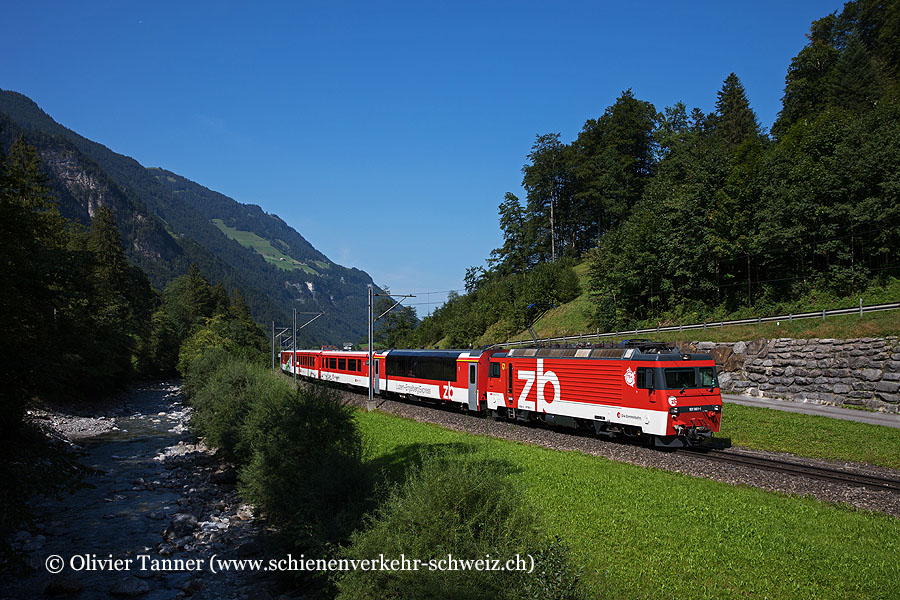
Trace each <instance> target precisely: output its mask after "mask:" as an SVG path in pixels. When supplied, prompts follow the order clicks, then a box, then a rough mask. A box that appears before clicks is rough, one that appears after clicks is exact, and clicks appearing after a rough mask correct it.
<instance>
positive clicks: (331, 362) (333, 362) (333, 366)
mask: <svg viewBox="0 0 900 600" xmlns="http://www.w3.org/2000/svg"><path fill="white" fill-rule="evenodd" d="M328 368H329V369H337V359H336V358H329V359H328Z"/></svg>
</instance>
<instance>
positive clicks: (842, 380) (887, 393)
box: [682, 337, 900, 413]
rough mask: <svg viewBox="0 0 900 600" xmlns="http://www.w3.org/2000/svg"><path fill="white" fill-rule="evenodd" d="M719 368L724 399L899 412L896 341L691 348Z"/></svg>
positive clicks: (779, 341)
mask: <svg viewBox="0 0 900 600" xmlns="http://www.w3.org/2000/svg"><path fill="white" fill-rule="evenodd" d="M682 349H685V350H687V349H694V350H696V351H700V352H708V353H709V354H710V355H712V357H713V358H714V359H715V360H716V364H717V365H718V366H719V372H720V375H719V384H720V385H721V388H722V392H723V393H735V394H745V395H748V396H757V397H760V398H783V399H786V400H793V401H798V402H814V403H817V404H833V405H837V406H864V407H867V408H870V409H874V410H879V411H885V412H892V413H898V412H900V340H898V338H897V337H888V338H858V339H849V340H835V339H811V340H800V339H797V340H795V339H791V338H778V339H774V340H766V339H760V340H753V341H750V342H737V343H727V344H723V343H713V342H691V343H690V344H683V345H682Z"/></svg>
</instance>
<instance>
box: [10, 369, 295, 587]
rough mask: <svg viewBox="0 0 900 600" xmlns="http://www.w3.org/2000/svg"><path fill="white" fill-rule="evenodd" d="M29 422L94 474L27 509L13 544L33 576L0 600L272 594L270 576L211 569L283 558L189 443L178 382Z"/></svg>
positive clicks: (215, 467)
mask: <svg viewBox="0 0 900 600" xmlns="http://www.w3.org/2000/svg"><path fill="white" fill-rule="evenodd" d="M29 418H30V419H32V420H33V421H35V422H37V423H39V424H40V425H41V427H42V428H44V429H45V431H46V432H47V433H48V435H51V436H54V437H57V438H60V439H63V440H65V441H66V443H68V444H69V445H70V446H71V447H72V450H73V451H74V452H78V453H79V454H80V460H81V462H82V463H84V464H85V465H86V466H88V467H90V468H91V469H94V470H95V471H96V474H95V475H92V476H89V477H87V478H86V479H85V483H87V484H89V486H86V487H84V488H82V489H80V490H77V491H76V492H75V493H73V494H63V495H62V496H61V497H59V498H36V499H35V500H34V501H33V504H32V506H31V509H32V512H33V514H34V516H35V521H34V523H33V524H32V525H31V526H29V527H28V528H25V529H22V530H20V531H17V532H15V533H14V534H13V536H12V540H11V545H12V548H13V550H14V551H15V552H16V553H17V554H18V555H19V556H20V557H22V558H23V559H24V560H25V562H26V564H27V565H29V566H30V567H31V569H32V572H31V573H30V574H28V575H24V576H17V577H13V578H9V577H4V581H3V585H2V586H0V590H2V591H0V598H17V599H18V598H33V597H41V596H42V595H46V596H58V597H59V596H61V597H71V598H78V599H93V598H103V599H107V598H113V597H139V598H145V599H153V600H163V599H166V600H175V599H180V598H187V597H190V598H197V599H201V600H203V599H210V600H211V599H220V598H224V599H235V600H243V599H248V598H250V599H267V598H277V597H279V594H278V592H276V591H275V590H276V589H277V587H276V585H275V581H274V579H273V576H272V575H273V574H272V573H267V572H266V571H265V570H263V569H262V568H255V567H252V566H250V565H249V564H248V563H245V564H244V565H243V568H239V567H238V566H237V563H232V562H229V563H228V565H229V567H230V569H229V570H225V571H224V572H222V569H221V568H216V566H215V565H216V564H219V565H221V564H222V563H221V562H220V561H223V560H224V561H231V560H232V559H234V560H243V559H250V560H253V559H264V560H265V561H268V560H269V559H271V558H278V556H277V555H276V554H277V553H278V552H279V551H277V550H275V548H276V547H277V546H275V545H274V544H273V542H272V539H271V535H270V534H269V532H268V531H267V530H266V527H265V523H264V522H262V521H260V519H258V518H257V516H256V515H254V513H253V509H252V507H250V506H248V505H246V504H244V503H242V502H241V501H240V499H239V497H238V495H237V492H236V489H235V487H236V486H235V483H236V476H235V472H234V471H233V470H232V469H230V468H229V467H228V466H227V465H224V464H222V463H221V461H220V460H218V459H217V457H216V455H215V453H213V452H211V451H210V450H209V449H208V448H206V447H205V446H204V445H203V443H202V442H198V441H197V440H196V439H195V438H194V436H192V435H191V433H190V431H189V430H188V422H189V419H190V408H188V407H186V406H184V405H183V403H182V399H181V394H180V389H179V387H178V384H177V383H176V382H157V383H153V384H147V385H143V386H139V387H135V388H133V389H131V390H129V391H128V393H127V394H125V395H123V396H122V397H120V398H116V399H112V400H111V401H107V402H102V403H98V404H97V405H94V406H88V407H84V406H82V407H81V408H80V409H79V410H78V411H73V410H66V409H58V408H57V409H44V410H35V411H32V412H31V413H30V414H29ZM236 569H237V570H236Z"/></svg>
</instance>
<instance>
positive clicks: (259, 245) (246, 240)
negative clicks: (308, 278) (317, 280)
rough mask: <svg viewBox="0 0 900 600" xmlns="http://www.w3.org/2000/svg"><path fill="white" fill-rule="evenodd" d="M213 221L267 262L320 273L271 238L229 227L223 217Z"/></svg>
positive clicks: (282, 266) (226, 233)
mask: <svg viewBox="0 0 900 600" xmlns="http://www.w3.org/2000/svg"><path fill="white" fill-rule="evenodd" d="M212 222H213V224H214V225H215V226H216V227H218V228H219V230H220V231H221V232H222V233H224V234H225V235H226V236H228V237H229V238H231V239H233V240H234V241H236V242H237V243H238V244H240V245H241V246H244V247H245V248H250V249H251V250H254V251H255V252H257V253H258V254H260V255H262V257H263V258H264V259H266V262H267V263H269V264H270V265H274V266H276V267H278V268H279V269H283V270H285V271H304V272H306V273H310V274H312V275H317V274H318V272H317V271H316V270H315V269H313V268H312V267H310V266H309V265H306V264H301V263H298V262H296V261H295V260H294V259H293V258H291V257H290V256H288V255H287V254H285V253H283V252H282V251H281V250H278V249H277V248H275V247H274V246H273V245H272V244H271V243H270V242H269V240H267V239H264V238H261V237H259V236H258V235H256V234H255V233H253V232H251V231H241V230H240V229H235V228H234V227H229V226H228V225H226V224H225V223H224V222H223V221H222V219H213V220H212ZM282 259H284V260H282ZM314 262H315V263H316V264H317V265H318V266H320V267H321V266H322V265H324V264H325V263H322V262H321V261H314ZM326 266H327V265H326Z"/></svg>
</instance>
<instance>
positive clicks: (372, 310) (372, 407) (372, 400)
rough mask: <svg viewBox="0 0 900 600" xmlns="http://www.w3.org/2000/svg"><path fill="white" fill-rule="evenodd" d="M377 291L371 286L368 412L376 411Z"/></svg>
mask: <svg viewBox="0 0 900 600" xmlns="http://www.w3.org/2000/svg"><path fill="white" fill-rule="evenodd" d="M374 314H375V289H374V288H373V287H372V284H371V283H370V284H369V319H368V321H369V329H368V333H369V400H368V401H367V402H366V411H368V412H372V411H373V410H375V361H374V360H373V357H374V352H373V350H372V343H373V338H374V337H375V333H374V332H375V319H374V318H373V315H374Z"/></svg>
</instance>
